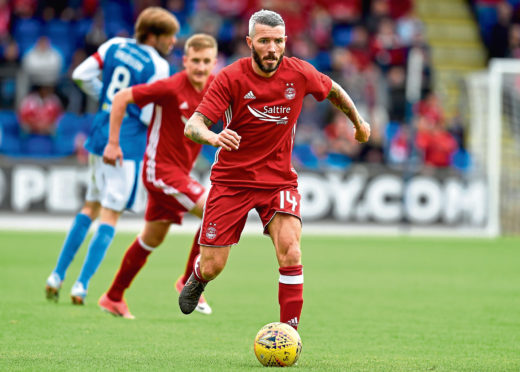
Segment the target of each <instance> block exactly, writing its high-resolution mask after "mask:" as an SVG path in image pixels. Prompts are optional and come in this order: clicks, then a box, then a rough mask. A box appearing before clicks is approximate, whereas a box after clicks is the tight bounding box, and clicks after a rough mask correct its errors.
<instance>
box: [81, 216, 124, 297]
mask: <svg viewBox="0 0 520 372" xmlns="http://www.w3.org/2000/svg"><path fill="white" fill-rule="evenodd" d="M114 233H115V228H114V227H113V226H110V225H107V224H100V225H99V227H98V230H97V232H96V234H95V235H94V237H93V238H92V240H91V241H90V244H89V246H88V253H87V257H86V258H85V262H84V263H83V267H82V268H81V273H80V274H79V278H78V282H80V283H81V284H83V287H85V289H87V287H88V282H89V281H90V278H92V276H93V275H94V274H95V272H96V270H97V269H98V267H99V265H100V264H101V261H103V258H105V253H106V252H107V249H108V246H109V245H110V243H112V239H113V238H114Z"/></svg>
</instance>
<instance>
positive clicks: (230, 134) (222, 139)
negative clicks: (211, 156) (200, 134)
mask: <svg viewBox="0 0 520 372" xmlns="http://www.w3.org/2000/svg"><path fill="white" fill-rule="evenodd" d="M241 139H242V137H240V136H239V135H238V133H237V132H235V131H234V130H231V129H224V130H223V131H222V132H220V133H219V134H218V136H217V138H216V141H215V144H214V145H213V146H215V147H222V148H223V149H224V150H226V151H233V150H238V147H239V146H240V140H241Z"/></svg>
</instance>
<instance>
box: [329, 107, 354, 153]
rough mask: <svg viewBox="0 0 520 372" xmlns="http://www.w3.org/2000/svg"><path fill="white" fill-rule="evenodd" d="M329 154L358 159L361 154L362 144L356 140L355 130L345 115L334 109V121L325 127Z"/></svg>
mask: <svg viewBox="0 0 520 372" xmlns="http://www.w3.org/2000/svg"><path fill="white" fill-rule="evenodd" d="M324 133H325V136H326V139H327V152H328V153H329V154H330V153H333V154H340V155H344V156H346V157H348V158H350V159H352V160H353V159H356V158H357V157H358V154H359V152H360V147H361V146H360V144H359V143H358V142H357V141H356V140H355V138H354V130H353V129H352V125H350V124H349V123H348V121H347V118H346V117H345V114H343V113H342V112H340V111H339V110H337V109H333V113H332V120H331V121H330V123H329V124H328V125H327V126H326V127H325V129H324Z"/></svg>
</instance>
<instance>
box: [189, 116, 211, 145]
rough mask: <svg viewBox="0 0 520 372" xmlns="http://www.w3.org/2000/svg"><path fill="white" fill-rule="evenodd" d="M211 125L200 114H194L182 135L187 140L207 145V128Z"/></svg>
mask: <svg viewBox="0 0 520 372" xmlns="http://www.w3.org/2000/svg"><path fill="white" fill-rule="evenodd" d="M211 125H213V122H212V121H211V120H209V119H208V118H207V117H206V116H204V115H202V114H201V113H200V112H195V114H194V117H193V118H192V119H190V120H189V121H188V122H187V123H186V128H185V130H184V133H185V134H186V136H187V137H188V138H190V139H191V140H192V141H195V142H197V143H201V144H203V145H209V144H210V143H209V142H208V132H210V131H209V129H208V127H209V126H211Z"/></svg>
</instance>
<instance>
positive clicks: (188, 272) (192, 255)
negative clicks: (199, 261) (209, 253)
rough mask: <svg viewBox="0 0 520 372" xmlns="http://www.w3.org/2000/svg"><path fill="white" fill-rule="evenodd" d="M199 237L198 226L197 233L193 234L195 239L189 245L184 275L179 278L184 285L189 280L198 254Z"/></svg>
mask: <svg viewBox="0 0 520 372" xmlns="http://www.w3.org/2000/svg"><path fill="white" fill-rule="evenodd" d="M199 235H200V226H199V229H198V230H197V232H196V233H195V237H194V238H193V243H192V245H191V251H190V255H189V257H188V262H186V269H184V275H183V277H182V278H181V281H182V284H186V281H187V280H188V279H189V277H190V275H191V273H192V272H193V265H194V264H195V259H196V258H197V256H198V255H199V253H200V245H199Z"/></svg>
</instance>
